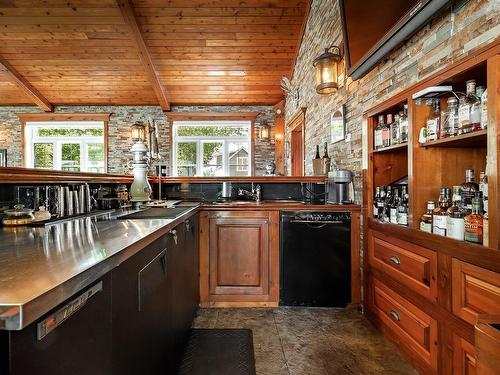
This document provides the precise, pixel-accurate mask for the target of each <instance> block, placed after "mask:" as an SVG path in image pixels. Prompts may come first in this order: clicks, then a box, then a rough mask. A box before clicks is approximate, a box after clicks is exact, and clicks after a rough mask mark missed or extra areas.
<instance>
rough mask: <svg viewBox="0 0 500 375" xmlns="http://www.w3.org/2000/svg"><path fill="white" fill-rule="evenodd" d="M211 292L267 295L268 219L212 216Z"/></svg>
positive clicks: (214, 293) (217, 293)
mask: <svg viewBox="0 0 500 375" xmlns="http://www.w3.org/2000/svg"><path fill="white" fill-rule="evenodd" d="M209 246H210V281H209V282H210V286H209V289H210V294H213V295H267V294H268V292H269V267H268V258H269V220H268V219H267V218H259V217H223V218H214V219H211V220H210V245H209Z"/></svg>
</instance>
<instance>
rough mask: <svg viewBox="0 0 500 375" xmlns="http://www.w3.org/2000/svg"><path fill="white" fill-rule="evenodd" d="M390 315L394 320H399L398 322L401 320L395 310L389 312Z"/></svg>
mask: <svg viewBox="0 0 500 375" xmlns="http://www.w3.org/2000/svg"><path fill="white" fill-rule="evenodd" d="M389 315H390V316H391V317H392V319H394V320H397V321H398V322H399V321H400V320H401V317H400V316H399V313H398V312H397V311H395V310H391V311H389Z"/></svg>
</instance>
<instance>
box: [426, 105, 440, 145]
mask: <svg viewBox="0 0 500 375" xmlns="http://www.w3.org/2000/svg"><path fill="white" fill-rule="evenodd" d="M440 123H441V111H440V110H439V100H434V103H433V111H432V113H431V114H430V115H429V117H428V119H427V123H426V127H427V142H429V141H435V140H437V139H438V137H439V132H440V126H439V125H440Z"/></svg>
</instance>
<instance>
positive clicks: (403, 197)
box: [373, 185, 408, 225]
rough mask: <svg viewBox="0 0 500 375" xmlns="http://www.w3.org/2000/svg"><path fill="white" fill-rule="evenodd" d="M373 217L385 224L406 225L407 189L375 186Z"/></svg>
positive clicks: (404, 187) (403, 187)
mask: <svg viewBox="0 0 500 375" xmlns="http://www.w3.org/2000/svg"><path fill="white" fill-rule="evenodd" d="M373 217H374V218H375V219H378V220H380V221H382V222H386V223H392V224H399V225H408V192H407V187H406V186H404V185H403V186H400V187H392V186H377V187H376V189H375V197H374V200H373Z"/></svg>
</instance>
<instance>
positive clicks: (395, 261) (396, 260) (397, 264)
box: [389, 255, 401, 266]
mask: <svg viewBox="0 0 500 375" xmlns="http://www.w3.org/2000/svg"><path fill="white" fill-rule="evenodd" d="M389 260H390V261H391V262H392V263H394V264H395V265H396V266H399V265H400V264H401V259H399V258H398V257H397V256H396V255H393V256H391V257H390V258H389Z"/></svg>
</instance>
